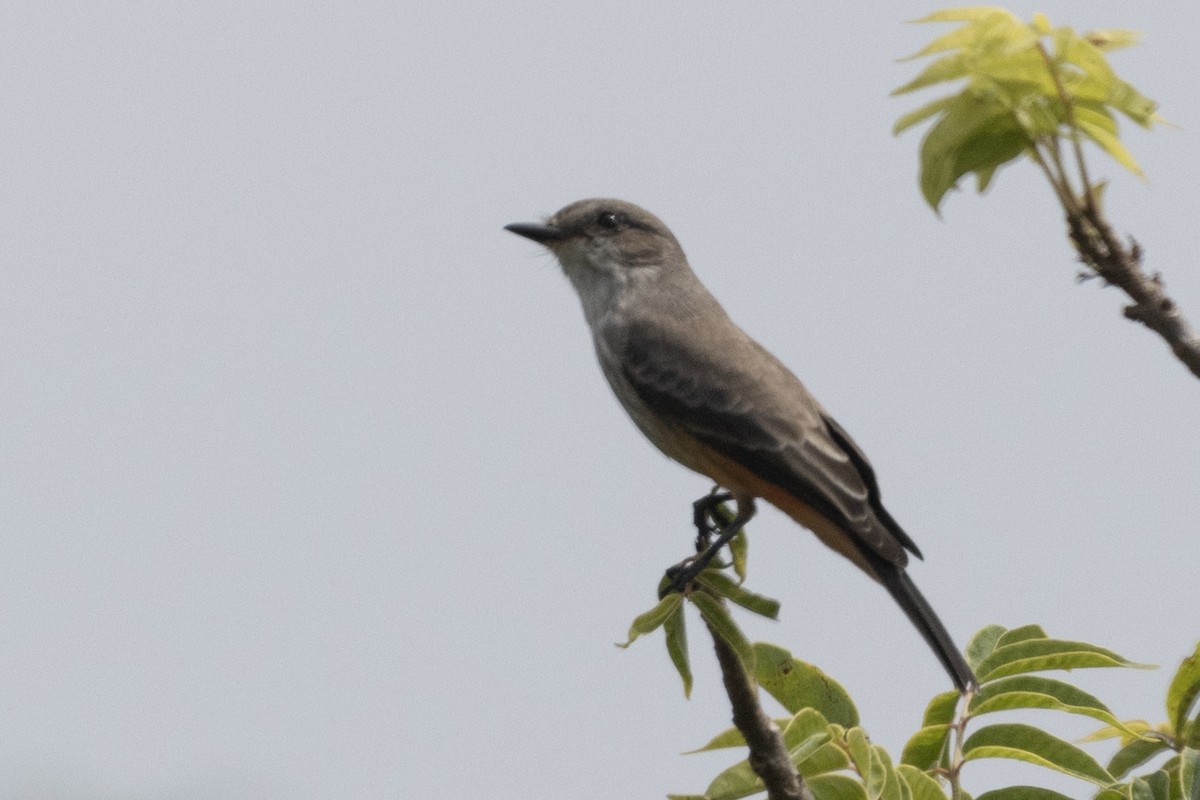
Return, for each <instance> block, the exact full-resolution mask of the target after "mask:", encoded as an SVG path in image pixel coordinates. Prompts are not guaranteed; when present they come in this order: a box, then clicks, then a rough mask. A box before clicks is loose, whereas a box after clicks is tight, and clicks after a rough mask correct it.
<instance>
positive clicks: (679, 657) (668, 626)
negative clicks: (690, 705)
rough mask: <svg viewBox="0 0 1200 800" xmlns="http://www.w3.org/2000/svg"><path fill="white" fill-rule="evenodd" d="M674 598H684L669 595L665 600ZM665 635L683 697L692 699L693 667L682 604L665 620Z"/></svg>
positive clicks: (677, 595) (668, 653)
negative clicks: (681, 683) (681, 684)
mask: <svg viewBox="0 0 1200 800" xmlns="http://www.w3.org/2000/svg"><path fill="white" fill-rule="evenodd" d="M672 597H679V598H682V595H680V594H669V595H667V596H666V597H665V598H663V599H664V601H665V600H669V599H671V598H672ZM663 633H665V634H666V637H667V655H668V656H670V657H671V663H672V664H674V665H675V671H676V672H678V673H679V678H680V680H682V681H683V696H684V697H691V696H692V666H691V661H690V659H689V657H688V645H687V621H686V620H685V619H684V616H683V604H682V602H681V603H680V604H679V607H678V609H676V611H675V613H674V614H672V615H671V616H669V617H667V618H666V619H665V620H663Z"/></svg>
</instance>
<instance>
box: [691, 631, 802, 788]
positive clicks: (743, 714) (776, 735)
mask: <svg viewBox="0 0 1200 800" xmlns="http://www.w3.org/2000/svg"><path fill="white" fill-rule="evenodd" d="M708 630H709V633H711V634H712V637H713V649H714V650H716V652H717V661H718V662H719V663H720V665H721V676H722V678H723V679H724V681H725V691H726V693H728V695H729V703H730V705H731V706H733V724H734V725H735V726H737V729H738V730H739V731H741V733H742V736H743V737H744V738H745V740H746V744H747V746H749V748H750V759H749V760H750V768H751V769H753V770H754V773H755V774H756V775H758V777H760V778H762V782H763V784H765V785H766V787H767V798H768V800H813V796H812V792H811V791H809V788H808V786H807V785H806V784H805V783H804V779H803V778H801V777H800V775H799V773H797V772H796V768H795V766H793V765H792V760H791V759H790V758H789V757H788V751H787V747H786V746H785V745H784V743H783V736H782V735H781V734H780V732H779V728H777V727H776V726H775V723H774V722H772V721H771V718H770V717H769V716H767V714H766V712H764V711H763V710H762V706H761V705H759V702H758V685H757V684H756V683H755V681H754V679H753V678H752V677H750V675H748V674H746V670H745V668H744V667H743V666H742V662H741V660H740V659H739V658H738V656H737V653H736V652H735V651H734V649H733V648H732V647H730V646H729V644H728V643H727V642H726V641H725V640H724V639H723V638H721V635H720V634H718V633H717V632H716V631H715V630H713V628H712V626H711V625H710V626H709V627H708Z"/></svg>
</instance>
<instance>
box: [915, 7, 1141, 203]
mask: <svg viewBox="0 0 1200 800" xmlns="http://www.w3.org/2000/svg"><path fill="white" fill-rule="evenodd" d="M916 22H958V23H962V24H961V25H960V26H959V27H958V28H956V29H954V30H953V31H951V32H949V33H947V34H944V35H942V36H939V37H938V38H936V39H934V40H933V41H932V42H930V43H929V44H928V45H926V46H925V47H923V48H922V49H921V50H919V51H917V52H916V53H914V54H913V55H911V56H909V59H916V58H924V57H927V56H935V55H936V56H937V58H936V59H935V60H934V61H933V62H931V63H930V64H928V65H927V66H926V67H925V69H924V70H922V71H921V73H920V74H919V75H917V77H915V78H914V79H912V80H911V81H909V82H908V83H906V84H904V85H903V86H901V87H900V88H898V89H896V90H895V91H894V92H893V93H892V94H893V95H899V94H906V93H909V92H913V91H916V90H918V89H924V88H926V87H930V86H935V85H938V84H942V83H946V82H949V81H958V80H965V85H964V87H963V88H962V89H961V91H959V92H957V93H955V94H951V95H947V96H945V97H942V98H939V99H937V100H934V101H932V102H929V103H927V104H925V105H923V106H921V107H920V108H918V109H916V110H914V111H910V112H908V113H907V114H904V115H903V116H902V117H900V119H899V120H897V122H896V124H895V126H894V128H893V132H894V133H897V134H898V133H901V132H902V131H904V130H906V129H908V128H910V127H912V126H913V125H916V124H918V123H921V122H924V121H926V120H928V119H931V118H932V119H934V120H935V121H934V124H933V126H932V127H931V128H930V129H929V131H928V132H927V133H926V134H925V138H924V140H923V141H922V143H921V169H920V184H921V192H922V194H923V195H924V197H925V200H926V202H928V203H929V205H930V206H932V207H933V208H934V210H937V209H938V207H939V206H940V204H941V202H942V199H943V198H944V197H945V195H946V193H947V192H948V191H949V190H950V189H952V188H954V187H955V186H956V185H957V183H958V180H959V179H960V178H961V177H963V176H964V175H966V174H967V173H974V174H975V176H976V180H977V186H978V189H979V191H981V192H982V191H983V190H984V189H986V188H987V187H988V185H989V184H990V183H991V181H992V178H993V177H994V176H995V173H996V170H997V169H999V168H1000V167H1001V166H1004V165H1005V164H1007V163H1009V162H1011V161H1013V160H1015V159H1017V158H1019V157H1020V156H1022V155H1027V156H1028V157H1030V158H1031V159H1033V160H1034V161H1035V162H1036V163H1037V164H1038V165H1039V166H1040V167H1041V168H1042V170H1043V171H1044V172H1045V173H1046V174H1047V177H1048V178H1050V180H1051V183H1052V184H1053V185H1054V186H1055V189H1056V191H1057V192H1058V193H1059V196H1060V200H1062V201H1063V202H1064V205H1067V204H1068V202H1069V201H1071V200H1074V199H1076V198H1077V197H1078V196H1079V195H1080V194H1082V195H1083V196H1086V197H1088V198H1089V199H1090V198H1091V193H1092V190H1093V188H1095V187H1092V186H1091V184H1090V182H1089V180H1088V178H1087V175H1086V171H1085V170H1086V168H1085V167H1084V165H1083V161H1082V157H1081V156H1080V157H1079V158H1078V168H1079V170H1080V172H1081V174H1080V175H1079V176H1078V179H1079V180H1081V181H1082V183H1083V187H1082V190H1075V189H1073V188H1072V183H1071V179H1070V177H1069V176H1068V174H1067V168H1066V165H1065V163H1064V155H1063V152H1062V148H1061V147H1060V140H1063V141H1069V142H1071V143H1072V145H1073V146H1075V147H1077V145H1078V143H1079V141H1080V140H1081V139H1086V140H1089V141H1091V142H1093V143H1095V144H1096V145H1098V146H1099V147H1100V148H1101V149H1103V150H1104V151H1105V152H1107V153H1108V154H1109V155H1111V156H1112V157H1113V158H1114V159H1116V160H1117V162H1118V163H1120V164H1121V165H1122V166H1124V167H1126V168H1127V169H1130V170H1132V171H1133V172H1135V173H1137V174H1139V175H1140V174H1141V170H1140V168H1139V167H1138V165H1137V162H1136V161H1135V160H1134V158H1133V156H1132V154H1130V152H1129V151H1128V149H1126V147H1125V145H1124V144H1122V143H1121V140H1120V138H1119V137H1118V134H1117V122H1116V113H1120V114H1123V115H1124V116H1126V117H1128V118H1129V119H1131V120H1133V121H1134V122H1136V123H1137V124H1139V125H1141V126H1143V127H1146V128H1149V127H1150V126H1151V124H1152V123H1153V122H1154V121H1157V119H1158V118H1157V117H1156V115H1155V109H1156V104H1155V103H1154V101H1152V100H1150V99H1149V98H1147V97H1145V96H1144V95H1142V94H1141V93H1140V92H1138V91H1137V90H1136V89H1135V88H1134V87H1133V86H1132V85H1131V84H1129V83H1128V82H1127V81H1124V80H1122V79H1121V78H1120V77H1119V76H1118V75H1117V74H1116V72H1115V71H1114V70H1113V68H1112V67H1111V65H1110V64H1109V63H1108V58H1107V57H1106V55H1105V54H1106V53H1107V52H1108V51H1111V50H1114V49H1117V48H1120V47H1126V46H1129V45H1131V44H1135V43H1136V42H1137V40H1138V36H1137V34H1135V33H1133V32H1131V31H1125V30H1105V31H1092V32H1089V33H1084V34H1080V33H1077V32H1076V31H1074V30H1073V29H1071V28H1069V27H1054V26H1053V25H1051V23H1050V21H1049V20H1048V19H1047V18H1046V17H1045V16H1044V15H1042V14H1038V15H1035V17H1034V19H1033V21H1032V22H1028V23H1026V22H1022V21H1021V20H1020V19H1019V18H1017V17H1016V16H1014V15H1013V14H1012V13H1010V12H1009V11H1007V10H1005V9H1002V8H995V7H986V6H976V7H970V8H954V9H945V10H942V11H938V12H935V13H933V14H930V15H929V16H927V17H923V18H922V19H919V20H916ZM1077 155H1078V153H1077Z"/></svg>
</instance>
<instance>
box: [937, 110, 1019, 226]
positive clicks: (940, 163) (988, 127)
mask: <svg viewBox="0 0 1200 800" xmlns="http://www.w3.org/2000/svg"><path fill="white" fill-rule="evenodd" d="M1028 145H1029V138H1028V137H1027V136H1026V135H1025V133H1024V132H1023V131H1021V130H1020V129H1019V128H1018V127H1017V125H1016V122H1015V121H1014V120H1013V118H1012V116H1011V115H1010V114H1008V113H1007V110H1006V109H1005V108H1004V107H1003V106H1002V105H1000V104H999V103H998V102H997V101H996V100H995V98H987V97H983V96H976V95H974V94H971V93H963V94H960V95H958V96H957V97H956V98H955V99H954V102H953V103H951V104H950V105H949V106H948V107H947V109H946V112H945V113H944V114H943V115H942V118H941V119H939V120H938V121H937V122H936V123H934V126H933V127H932V128H930V129H929V131H928V132H927V133H926V134H925V138H924V139H923V140H922V142H921V192H922V194H923V195H924V196H925V200H926V202H928V203H929V205H930V206H931V207H933V208H934V209H935V210H936V209H937V207H938V206H939V205H940V203H941V200H942V198H943V197H944V196H945V194H946V192H948V191H949V190H950V189H951V188H953V187H954V186H955V185H956V184H957V183H958V179H959V178H961V177H962V176H963V175H965V174H967V173H968V172H974V171H976V170H980V169H989V168H994V167H996V166H998V165H1000V164H1003V163H1005V162H1007V161H1010V160H1012V159H1014V158H1016V157H1017V156H1019V155H1020V154H1021V153H1022V152H1024V150H1025V148H1026V147H1027V146H1028Z"/></svg>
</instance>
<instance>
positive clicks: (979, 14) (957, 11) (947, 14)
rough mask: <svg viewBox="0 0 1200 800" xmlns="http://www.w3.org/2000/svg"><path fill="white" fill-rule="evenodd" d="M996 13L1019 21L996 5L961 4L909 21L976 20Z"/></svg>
mask: <svg viewBox="0 0 1200 800" xmlns="http://www.w3.org/2000/svg"><path fill="white" fill-rule="evenodd" d="M996 14H1003V15H1004V16H1006V17H1007V18H1008V19H1010V20H1012V21H1013V22H1015V23H1018V24H1019V23H1020V20H1019V19H1017V17H1015V16H1013V15H1012V14H1011V13H1009V12H1008V11H1005V10H1004V9H1003V8H998V7H996V6H962V7H959V8H943V9H941V10H940V11H934V12H933V13H932V14H928V15H926V16H924V17H921V18H920V19H914V20H910V22H914V23H916V22H977V21H980V20H986V19H988V18H989V17H992V16H994V15H996Z"/></svg>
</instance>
